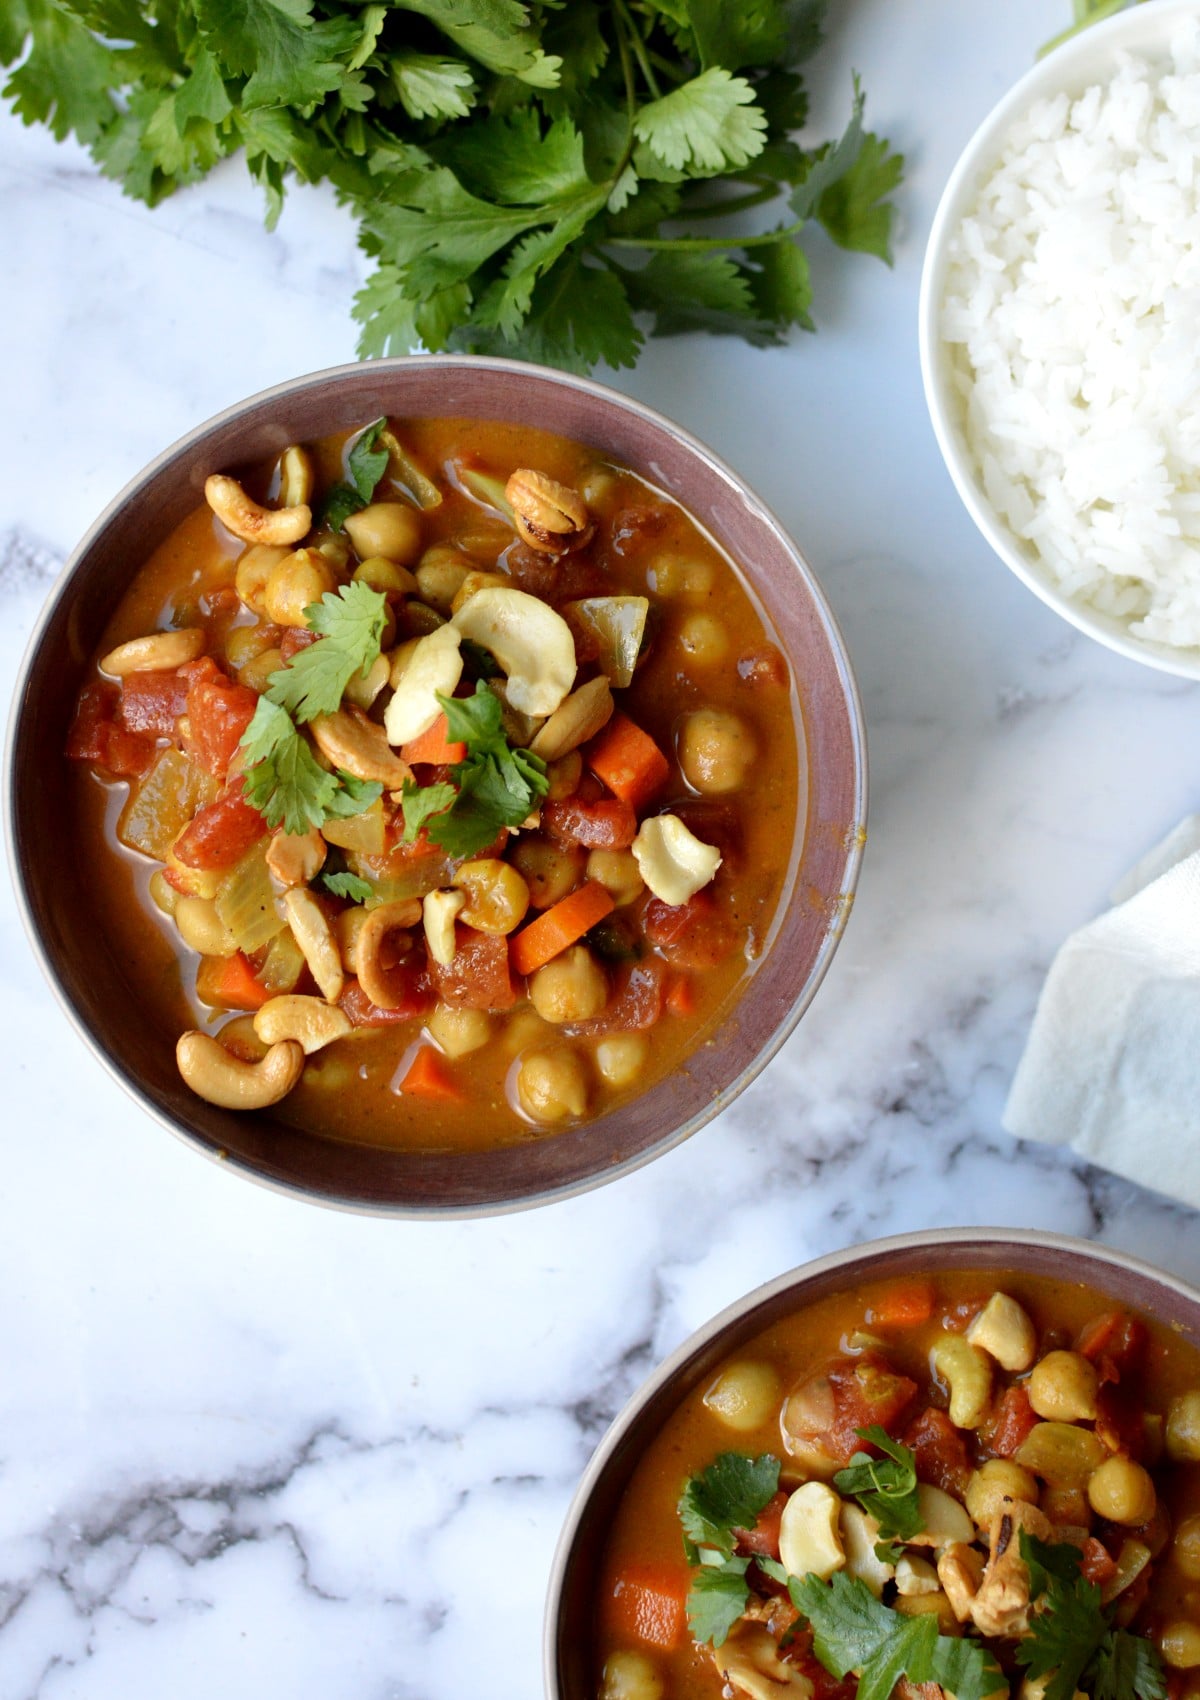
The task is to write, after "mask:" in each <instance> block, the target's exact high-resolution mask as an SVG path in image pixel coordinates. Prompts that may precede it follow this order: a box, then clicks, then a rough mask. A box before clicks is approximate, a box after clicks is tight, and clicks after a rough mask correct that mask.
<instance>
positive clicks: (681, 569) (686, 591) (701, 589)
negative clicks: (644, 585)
mask: <svg viewBox="0 0 1200 1700" xmlns="http://www.w3.org/2000/svg"><path fill="white" fill-rule="evenodd" d="M650 578H651V586H650V587H651V589H652V590H654V591H656V592H657V594H658V595H659V596H687V597H695V598H697V599H699V598H701V597H704V596H708V595H709V594H710V593H711V591H712V587H713V584H714V582H715V580H716V571H715V569H714V567H713V564H712V562H711V561H706V560H703V559H698V558H697V557H695V556H693V555H665V554H664V555H658V556H656V557H655V561H654V565H653V567H651V569H650Z"/></svg>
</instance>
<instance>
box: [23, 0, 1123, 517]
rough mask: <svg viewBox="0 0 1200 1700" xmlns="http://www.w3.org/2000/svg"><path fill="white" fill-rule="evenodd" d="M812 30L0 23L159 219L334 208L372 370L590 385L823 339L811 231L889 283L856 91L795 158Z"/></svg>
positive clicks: (582, 22)
mask: <svg viewBox="0 0 1200 1700" xmlns="http://www.w3.org/2000/svg"><path fill="white" fill-rule="evenodd" d="M1090 3H1092V4H1095V3H1096V0H1090ZM826 6H827V0H752V3H748V4H746V5H744V6H742V5H733V4H727V3H726V4H723V3H722V0H610V3H608V4H601V3H600V0H570V3H569V4H563V3H562V0H528V3H526V0H393V3H384V4H364V3H361V0H7V3H6V5H5V6H4V8H3V9H2V11H0V63H3V64H11V65H15V69H14V70H13V71H12V73H11V74H10V76H9V77H8V80H7V82H6V84H5V85H4V91H3V92H4V94H5V95H6V97H7V98H8V99H9V100H10V101H11V102H12V105H13V108H14V110H15V111H16V112H17V114H18V115H19V116H20V117H21V118H23V119H24V120H25V121H26V122H27V123H35V122H36V123H45V124H48V125H49V126H50V128H51V129H52V130H53V132H54V134H55V135H56V136H58V137H59V138H60V139H61V138H62V137H64V136H66V135H68V134H73V135H75V136H76V137H77V138H78V140H79V141H80V142H82V143H83V144H84V146H86V147H88V148H90V150H91V152H92V154H93V156H94V157H95V159H96V160H97V161H98V163H99V165H100V167H101V169H102V170H103V171H104V172H105V173H106V174H107V175H108V176H110V177H113V178H115V179H116V180H117V181H118V182H119V183H120V184H121V186H122V188H123V189H125V190H126V192H127V193H129V194H130V195H133V196H135V197H136V198H138V199H140V200H143V201H146V202H149V203H150V204H151V205H153V204H154V203H155V202H157V201H159V200H161V199H162V198H163V196H164V195H167V194H169V193H170V192H171V191H172V190H173V189H175V188H176V187H177V186H178V185H179V184H181V183H188V182H193V181H195V180H196V179H198V178H200V177H203V176H204V175H205V173H206V172H208V171H209V170H211V168H212V167H213V166H214V165H215V164H216V163H217V162H218V161H219V160H221V159H223V158H225V157H226V156H228V155H230V154H234V153H237V152H239V151H240V152H242V153H243V154H244V156H245V159H246V163H247V166H248V168H249V170H250V173H251V175H252V176H253V178H254V179H255V181H256V182H258V183H259V184H260V185H261V187H262V189H263V191H264V193H265V195H266V201H267V221H268V224H273V223H274V221H275V220H276V219H277V218H278V216H279V211H280V208H281V206H282V202H283V197H284V193H285V189H286V186H287V184H288V183H289V181H292V180H299V181H302V182H319V181H327V182H329V183H331V184H332V185H333V187H334V189H335V190H336V192H337V194H338V196H339V197H340V198H341V199H342V200H343V201H344V202H346V203H347V204H348V205H349V206H350V208H351V209H352V211H353V212H354V214H355V215H356V217H357V218H358V221H359V240H360V242H361V245H362V247H363V248H364V249H365V250H366V252H367V253H368V254H369V255H370V256H371V257H372V259H373V260H374V261H375V262H376V266H375V270H374V272H373V274H372V275H371V277H370V278H369V280H368V282H367V284H366V285H365V287H364V288H363V290H362V291H361V293H360V294H359V296H358V298H357V301H356V303H355V307H354V313H355V317H356V318H357V319H358V320H359V321H360V323H361V325H362V327H363V328H362V333H361V337H360V341H359V348H360V351H361V352H362V353H363V354H364V355H373V354H383V353H387V352H403V351H406V350H408V349H409V348H411V347H412V346H413V345H415V344H417V343H420V344H422V345H423V346H424V347H426V348H428V349H443V348H454V349H460V350H467V351H473V352H486V353H503V354H516V355H520V356H523V357H525V358H527V359H536V360H542V361H546V362H549V363H550V364H554V365H560V366H565V367H567V368H569V369H571V370H575V371H586V370H587V369H589V368H590V367H591V366H593V365H595V364H596V363H597V362H598V361H601V360H604V361H607V362H608V364H609V365H611V366H627V365H632V364H633V362H634V360H635V359H636V357H637V354H638V352H639V350H640V348H641V346H642V343H643V340H644V333H643V328H642V327H643V324H645V323H646V322H647V321H648V322H649V323H650V325H651V328H652V330H653V331H654V332H655V333H657V334H660V335H661V334H670V333H673V332H677V331H686V330H708V331H720V332H736V333H738V334H740V335H742V336H744V337H747V338H748V339H749V340H750V341H751V342H754V343H759V344H763V343H772V342H778V341H780V340H781V339H782V338H783V337H784V336H785V334H786V333H787V331H788V330H789V328H790V327H791V326H793V325H800V326H802V327H804V328H805V329H812V328H813V321H812V318H811V314H810V309H811V306H812V288H811V283H810V278H809V266H808V260H807V258H806V255H805V252H804V249H803V247H802V246H801V245H800V240H799V239H800V238H802V237H803V236H805V234H806V233H807V231H808V229H809V228H810V227H812V226H814V225H821V226H823V227H824V229H825V230H826V231H827V233H828V234H829V235H830V236H831V237H832V238H833V240H834V241H835V242H837V243H839V244H840V245H841V246H842V247H844V248H847V249H857V250H859V251H861V252H865V253H871V254H876V255H878V256H879V257H880V258H882V259H885V260H886V259H889V257H890V235H891V208H890V205H889V200H888V197H889V196H890V194H891V192H892V191H893V190H894V189H895V187H896V185H897V184H898V182H899V181H900V176H901V170H902V164H903V162H902V160H901V159H900V158H899V156H897V155H895V154H893V153H892V152H890V150H889V148H888V145H887V143H886V142H885V141H882V140H880V139H879V138H878V137H877V136H874V135H872V134H871V133H870V132H868V131H866V130H864V129H863V127H862V111H863V100H862V93H861V91H860V90H859V89H858V87H857V85H856V86H855V88H854V90H853V94H852V97H851V101H850V113H849V121H848V123H847V126H846V129H845V131H844V134H843V135H842V136H841V137H840V139H838V140H837V141H835V142H832V143H831V142H826V143H822V144H820V145H818V146H816V147H806V146H802V145H801V144H800V143H799V142H797V141H796V140H795V136H796V134H797V133H798V132H799V131H800V130H801V129H802V128H803V126H804V124H805V122H806V118H807V113H808V99H807V95H806V92H805V88H804V85H803V83H802V81H801V78H800V75H799V72H798V67H799V66H800V65H801V63H802V62H803V61H804V60H805V59H806V58H807V57H808V55H809V54H810V53H811V52H812V50H813V48H814V47H815V46H816V44H817V42H818V41H819V39H820V30H821V24H822V21H823V18H824V14H825V11H826ZM848 92H849V91H848ZM714 220H718V221H719V223H718V224H716V225H714V223H713V222H712V221H714ZM714 229H715V230H716V231H717V233H716V234H713V232H714ZM348 488H349V487H348Z"/></svg>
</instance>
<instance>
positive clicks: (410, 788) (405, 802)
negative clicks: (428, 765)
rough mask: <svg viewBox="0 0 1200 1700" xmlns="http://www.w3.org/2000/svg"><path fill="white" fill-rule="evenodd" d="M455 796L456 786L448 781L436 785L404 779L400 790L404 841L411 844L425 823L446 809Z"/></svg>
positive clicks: (456, 794) (456, 793)
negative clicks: (421, 783)
mask: <svg viewBox="0 0 1200 1700" xmlns="http://www.w3.org/2000/svg"><path fill="white" fill-rule="evenodd" d="M457 796H458V789H457V787H456V786H454V785H451V784H450V783H449V782H448V781H445V780H443V781H442V782H440V783H439V784H437V785H414V783H413V781H412V780H411V779H406V780H405V781H404V785H403V788H402V790H401V792H400V806H401V808H402V809H403V811H404V842H405V843H406V844H411V843H412V841H413V839H414V838H415V837H416V836H417V834H418V832H420V830H421V828H422V827H423V826H424V825H425V823H426V822H427V821H428V820H430V819H431V818H432V816H434V815H440V814H442V813H443V812H444V811H445V810H446V809H448V808H449V807H450V805H451V804H452V803H453V802H454V800H455V798H456V797H457Z"/></svg>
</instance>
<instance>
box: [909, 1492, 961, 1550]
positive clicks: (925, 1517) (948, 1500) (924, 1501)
mask: <svg viewBox="0 0 1200 1700" xmlns="http://www.w3.org/2000/svg"><path fill="white" fill-rule="evenodd" d="M917 1510H918V1512H919V1513H920V1517H921V1528H920V1530H919V1532H918V1533H917V1534H915V1535H912V1536H910V1537H909V1542H908V1544H909V1546H914V1547H937V1548H938V1549H939V1550H940V1549H941V1548H942V1547H946V1546H949V1545H950V1543H951V1541H966V1542H968V1543H969V1542H971V1541H973V1540H974V1539H975V1525H974V1523H972V1521H971V1519H970V1518H969V1517H968V1516H967V1513H966V1512H965V1511H964V1510H963V1507H962V1506H961V1505H960V1504H959V1502H958V1500H957V1499H955V1497H954V1495H953V1494H950V1493H947V1492H946V1490H945V1489H944V1488H939V1487H932V1486H931V1485H930V1483H929V1482H918V1484H917Z"/></svg>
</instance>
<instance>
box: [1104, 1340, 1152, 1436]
mask: <svg viewBox="0 0 1200 1700" xmlns="http://www.w3.org/2000/svg"><path fill="white" fill-rule="evenodd" d="M1104 1361H1105V1359H1104V1358H1102V1359H1101V1362H1102V1363H1103V1362H1104ZM1138 1386H1139V1383H1138V1382H1136V1381H1133V1380H1131V1379H1129V1378H1126V1380H1124V1381H1119V1380H1116V1379H1110V1380H1107V1381H1103V1380H1102V1381H1101V1383H1100V1386H1099V1388H1098V1389H1097V1392H1096V1433H1097V1435H1098V1436H1099V1437H1100V1439H1101V1440H1102V1441H1103V1442H1104V1444H1105V1446H1107V1447H1108V1448H1109V1450H1110V1451H1112V1452H1122V1453H1124V1454H1125V1455H1126V1457H1129V1458H1136V1459H1140V1458H1141V1457H1142V1455H1143V1453H1144V1452H1145V1450H1146V1424H1145V1421H1144V1419H1143V1407H1142V1400H1141V1397H1140V1395H1139V1393H1138V1391H1137V1389H1138Z"/></svg>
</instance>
